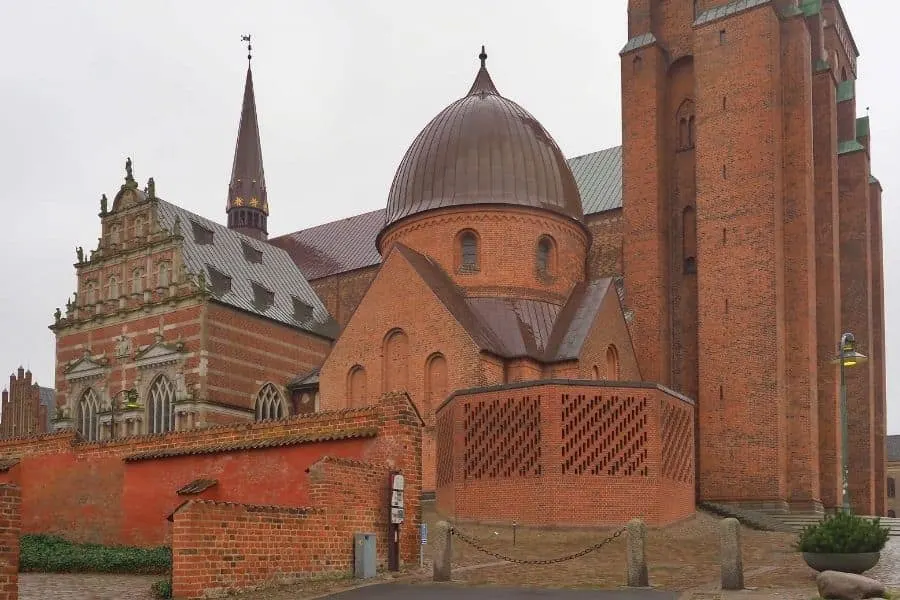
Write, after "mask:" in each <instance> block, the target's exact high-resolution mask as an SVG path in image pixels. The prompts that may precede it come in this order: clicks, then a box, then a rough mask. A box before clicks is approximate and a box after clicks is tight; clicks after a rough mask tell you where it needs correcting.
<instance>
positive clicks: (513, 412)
mask: <svg viewBox="0 0 900 600" xmlns="http://www.w3.org/2000/svg"><path fill="white" fill-rule="evenodd" d="M463 430H464V431H465V451H464V454H463V464H464V467H463V468H464V471H463V475H464V477H465V479H482V478H498V477H513V476H518V477H527V476H538V475H540V474H541V462H540V461H541V399H540V396H537V397H532V396H525V397H524V398H507V399H504V400H500V399H495V400H483V401H477V402H466V403H465V404H464V408H463Z"/></svg>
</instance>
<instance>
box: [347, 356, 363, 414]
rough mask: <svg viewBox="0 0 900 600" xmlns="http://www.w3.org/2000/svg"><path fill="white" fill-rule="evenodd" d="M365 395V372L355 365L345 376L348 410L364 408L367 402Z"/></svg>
mask: <svg viewBox="0 0 900 600" xmlns="http://www.w3.org/2000/svg"><path fill="white" fill-rule="evenodd" d="M366 393H367V390H366V370H365V369H364V368H362V367H361V366H360V365H356V366H354V367H353V368H352V369H350V374H349V375H348V376H347V398H348V399H349V400H350V406H349V408H359V407H360V406H365V405H366V402H367V400H368V398H367V397H366Z"/></svg>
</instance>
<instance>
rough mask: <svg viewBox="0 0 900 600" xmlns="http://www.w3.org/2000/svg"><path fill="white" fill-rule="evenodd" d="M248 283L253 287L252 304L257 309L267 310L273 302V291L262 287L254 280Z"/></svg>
mask: <svg viewBox="0 0 900 600" xmlns="http://www.w3.org/2000/svg"><path fill="white" fill-rule="evenodd" d="M250 285H251V286H252V287H253V305H254V306H256V308H257V309H258V310H263V311H264V310H268V309H269V308H270V307H271V306H272V305H273V304H275V292H273V291H271V290H269V289H266V288H264V287H263V286H261V285H260V284H258V283H256V282H255V281H251V282H250Z"/></svg>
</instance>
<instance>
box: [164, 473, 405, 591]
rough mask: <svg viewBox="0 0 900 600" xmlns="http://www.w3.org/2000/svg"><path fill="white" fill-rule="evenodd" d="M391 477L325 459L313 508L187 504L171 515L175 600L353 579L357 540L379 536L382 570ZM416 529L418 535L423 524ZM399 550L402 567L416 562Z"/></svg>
mask: <svg viewBox="0 0 900 600" xmlns="http://www.w3.org/2000/svg"><path fill="white" fill-rule="evenodd" d="M390 472H391V469H389V468H388V467H386V466H383V465H382V466H377V465H372V464H369V463H364V462H361V461H354V460H348V459H340V458H332V457H324V458H322V459H321V460H320V461H318V462H317V463H315V464H314V465H313V466H312V467H310V479H311V481H312V500H313V501H312V506H310V507H300V508H291V507H281V506H253V505H244V504H232V503H223V502H211V501H189V502H187V503H186V504H184V505H183V506H182V507H181V508H179V509H178V510H177V511H176V512H175V513H174V514H173V515H172V521H173V544H172V555H173V566H172V591H173V596H174V597H175V598H178V599H185V600H186V599H191V598H208V597H216V596H225V595H228V594H231V593H234V592H239V591H245V590H252V589H259V588H264V587H268V586H270V585H273V584H284V583H291V582H293V581H296V580H298V579H301V578H303V577H309V576H313V575H325V574H332V573H344V574H349V573H350V572H352V566H353V562H354V539H353V534H354V533H357V532H358V533H374V534H375V536H376V552H377V557H378V563H379V565H381V566H384V565H385V564H386V561H387V544H386V541H387V539H386V538H387V526H388V510H387V498H388V482H389V476H390ZM411 491H412V490H408V493H409V492H411ZM411 516H412V515H411ZM411 525H413V526H415V527H418V520H417V519H415V520H414V522H413V523H411ZM400 549H401V558H402V559H403V560H404V561H406V562H412V561H414V560H415V559H416V552H417V550H418V547H417V546H410V545H405V544H401V548H400Z"/></svg>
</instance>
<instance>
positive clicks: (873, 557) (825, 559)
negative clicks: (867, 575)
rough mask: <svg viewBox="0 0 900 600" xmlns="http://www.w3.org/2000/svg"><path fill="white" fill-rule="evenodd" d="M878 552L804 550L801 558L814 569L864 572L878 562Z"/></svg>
mask: <svg viewBox="0 0 900 600" xmlns="http://www.w3.org/2000/svg"><path fill="white" fill-rule="evenodd" d="M880 558H881V553H880V552H858V553H854V554H837V553H834V554H832V553H825V552H804V553H803V560H805V561H806V564H808V565H809V566H810V567H811V568H813V569H815V570H816V571H819V572H822V571H840V572H841V573H856V574H857V575H858V574H860V573H864V572H865V571H868V570H869V569H871V568H872V567H874V566H875V565H877V564H878V560H879V559H880Z"/></svg>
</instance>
